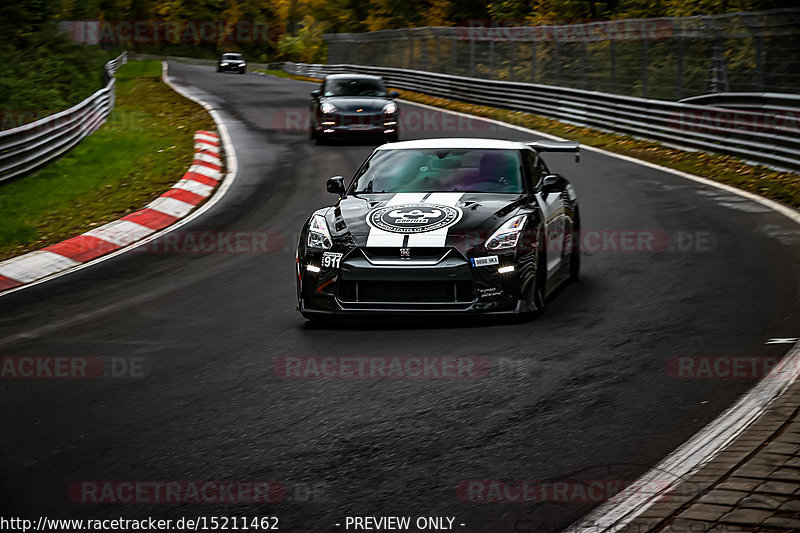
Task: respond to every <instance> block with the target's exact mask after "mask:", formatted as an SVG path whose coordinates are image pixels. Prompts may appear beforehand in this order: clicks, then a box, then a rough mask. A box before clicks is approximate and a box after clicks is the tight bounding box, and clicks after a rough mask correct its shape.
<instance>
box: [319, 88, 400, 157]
mask: <svg viewBox="0 0 800 533" xmlns="http://www.w3.org/2000/svg"><path fill="white" fill-rule="evenodd" d="M398 96H399V94H398V93H397V91H391V92H389V93H387V92H386V86H385V85H384V84H383V79H382V78H381V77H380V76H362V75H357V74H333V75H331V76H328V77H326V78H325V79H324V80H323V81H322V85H321V86H320V88H319V89H317V90H315V91H312V92H311V113H310V115H311V124H310V131H309V134H310V137H311V138H312V139H316V140H317V142H318V143H319V142H321V141H324V140H326V139H334V138H342V137H345V136H354V135H359V136H364V135H371V136H381V137H382V138H383V139H384V140H386V141H390V142H391V141H397V139H398V138H399V132H400V130H399V128H398V124H399V116H400V109H399V107H398V105H397V103H395V102H394V99H395V98H397V97H398Z"/></svg>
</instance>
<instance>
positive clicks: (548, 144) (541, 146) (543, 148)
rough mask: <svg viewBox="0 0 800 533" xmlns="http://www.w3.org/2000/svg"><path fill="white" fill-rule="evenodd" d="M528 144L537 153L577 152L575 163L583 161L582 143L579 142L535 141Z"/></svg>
mask: <svg viewBox="0 0 800 533" xmlns="http://www.w3.org/2000/svg"><path fill="white" fill-rule="evenodd" d="M527 144H528V146H530V147H531V148H533V149H534V150H536V151H537V152H575V162H576V163H577V162H578V161H580V160H581V143H579V142H578V141H533V142H529V143H527Z"/></svg>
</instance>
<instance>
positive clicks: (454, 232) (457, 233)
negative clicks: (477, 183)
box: [327, 193, 525, 248]
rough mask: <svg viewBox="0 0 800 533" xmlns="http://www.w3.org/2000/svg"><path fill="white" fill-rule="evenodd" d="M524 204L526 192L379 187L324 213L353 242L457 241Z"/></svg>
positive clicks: (487, 231) (482, 232)
mask: <svg viewBox="0 0 800 533" xmlns="http://www.w3.org/2000/svg"><path fill="white" fill-rule="evenodd" d="M524 204H525V197H524V195H514V194H496V193H432V194H422V193H419V194H417V193H397V194H393V193H381V194H360V195H357V196H355V195H353V196H348V197H346V198H343V199H342V200H340V201H339V203H338V204H337V205H336V206H335V207H333V208H331V209H330V210H329V211H328V213H327V218H328V222H329V227H330V229H331V231H332V234H334V235H338V236H346V238H347V240H349V241H350V242H351V243H353V244H355V245H357V246H369V247H408V248H415V247H444V246H456V245H458V246H459V247H460V244H458V243H462V242H463V239H464V238H465V236H466V237H468V238H470V240H475V239H478V240H481V242H482V241H483V240H485V239H486V238H488V236H489V235H491V233H493V232H494V231H495V230H496V229H497V228H498V227H499V226H500V224H502V223H503V222H504V221H505V220H506V219H507V218H509V217H510V216H511V215H512V214H514V213H515V212H516V211H517V210H518V209H519V207H520V206H522V205H524Z"/></svg>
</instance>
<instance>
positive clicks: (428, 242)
mask: <svg viewBox="0 0 800 533" xmlns="http://www.w3.org/2000/svg"><path fill="white" fill-rule="evenodd" d="M462 196H464V193H463V192H434V193H431V195H430V196H428V197H427V198H426V199H425V201H424V202H422V203H424V204H439V205H446V206H450V207H455V206H456V204H458V202H459V200H461V197H462ZM451 227H452V226H448V227H446V228H441V229H437V230H434V231H429V232H426V233H416V234H414V235H410V236H409V238H408V247H409V248H415V247H416V248H419V247H431V248H442V247H444V245H445V242H447V232H448V231H449V230H450V228H451Z"/></svg>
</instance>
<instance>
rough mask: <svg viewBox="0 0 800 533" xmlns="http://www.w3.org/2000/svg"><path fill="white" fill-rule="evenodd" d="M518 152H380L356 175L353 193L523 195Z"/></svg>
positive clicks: (447, 150) (467, 150) (469, 150)
mask: <svg viewBox="0 0 800 533" xmlns="http://www.w3.org/2000/svg"><path fill="white" fill-rule="evenodd" d="M521 167H522V162H521V158H520V155H519V151H517V150H489V149H487V150H482V149H470V148H451V149H424V150H381V151H378V152H376V153H375V155H374V156H373V157H372V158H371V159H370V160H369V161H368V162H367V163H366V164H365V166H364V167H363V168H362V169H361V174H360V175H359V176H357V179H356V183H355V190H354V191H353V192H354V193H356V194H358V193H380V192H440V191H441V192H445V191H463V192H497V193H514V194H519V193H521V192H523V186H522V170H521Z"/></svg>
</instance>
